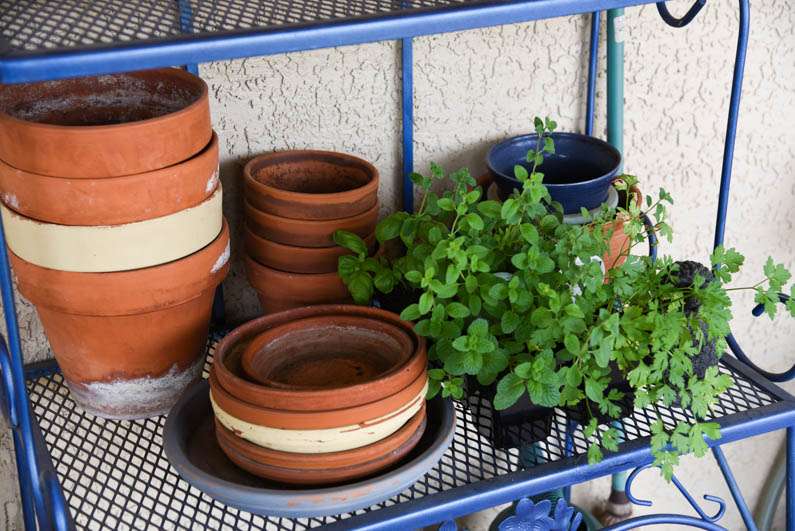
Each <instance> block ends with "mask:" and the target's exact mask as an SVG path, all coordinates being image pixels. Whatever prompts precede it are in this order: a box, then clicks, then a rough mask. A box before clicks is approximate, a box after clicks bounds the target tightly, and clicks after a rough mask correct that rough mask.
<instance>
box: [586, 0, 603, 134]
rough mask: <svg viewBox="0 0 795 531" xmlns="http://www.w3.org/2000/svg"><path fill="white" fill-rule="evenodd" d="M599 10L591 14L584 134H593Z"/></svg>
mask: <svg viewBox="0 0 795 531" xmlns="http://www.w3.org/2000/svg"><path fill="white" fill-rule="evenodd" d="M600 18H601V17H600V13H599V11H596V12H594V13H592V14H591V40H590V55H589V56H588V94H587V99H586V101H587V104H586V109H585V134H586V135H588V136H593V122H594V112H595V107H596V77H597V75H596V67H597V65H598V63H599V19H600Z"/></svg>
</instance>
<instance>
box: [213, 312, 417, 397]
mask: <svg viewBox="0 0 795 531" xmlns="http://www.w3.org/2000/svg"><path fill="white" fill-rule="evenodd" d="M331 315H333V316H336V317H340V318H347V317H363V318H367V319H368V320H371V321H380V322H381V323H383V324H385V325H388V326H390V327H393V328H395V329H398V330H401V331H403V332H404V333H406V334H407V335H408V336H409V337H410V338H411V341H412V353H411V356H410V357H409V358H408V360H406V362H405V363H403V364H401V365H399V366H398V367H397V368H396V370H393V371H389V372H387V373H385V374H383V375H381V376H380V377H378V378H377V379H375V380H373V381H372V382H366V383H361V384H353V385H349V386H341V387H338V388H337V389H316V390H306V389H305V390H302V391H301V394H302V395H303V396H304V397H311V398H312V400H307V401H297V400H295V392H294V391H293V390H290V389H284V388H276V387H273V388H271V387H265V386H263V385H260V384H258V383H256V382H254V381H252V380H250V379H249V378H248V377H246V376H245V374H244V371H243V368H242V365H241V357H242V354H243V352H244V351H245V350H246V349H247V348H248V347H249V346H250V345H251V343H252V341H253V340H254V339H255V338H257V337H259V336H261V335H262V334H263V333H267V332H268V331H270V330H273V329H274V328H276V327H279V326H281V325H284V324H287V323H292V322H296V321H300V320H302V319H309V318H313V317H322V316H331ZM426 364H427V355H426V348H425V340H424V338H422V337H420V336H418V335H417V334H416V333H415V332H414V329H413V327H412V325H411V323H409V322H407V321H403V320H401V319H400V317H398V316H397V315H396V314H394V313H391V312H387V311H384V310H380V309H378V308H372V307H366V306H354V305H325V306H307V307H303V308H297V309H294V310H289V311H286V312H280V313H276V314H272V315H268V316H265V317H260V318H258V319H255V320H253V321H249V322H248V323H246V324H244V325H242V326H239V327H238V328H235V329H234V330H233V331H232V332H230V333H229V334H227V335H226V336H225V337H224V338H223V339H222V340H221V341H220V342H219V343H218V345H217V347H216V350H215V353H214V362H213V367H212V373H213V374H214V375H215V377H216V378H217V379H218V382H219V383H220V384H221V385H222V386H223V388H224V389H226V390H227V391H228V392H229V393H232V394H233V395H234V396H236V397H237V398H239V399H241V400H243V401H245V402H248V403H251V404H261V405H270V406H271V407H274V408H280V409H294V410H295V409H296V406H297V407H301V406H303V405H306V404H309V405H312V402H313V401H314V402H315V403H328V404H334V405H335V406H336V407H338V408H346V407H354V406H358V405H362V404H367V403H370V402H373V401H375V400H378V399H379V398H380V397H383V396H385V395H390V394H393V393H395V392H397V391H399V390H400V389H402V388H404V387H406V386H407V385H409V384H410V383H411V382H412V381H414V380H415V379H416V378H417V376H418V375H420V374H422V373H423V372H424V371H425V367H426ZM373 384H376V385H373Z"/></svg>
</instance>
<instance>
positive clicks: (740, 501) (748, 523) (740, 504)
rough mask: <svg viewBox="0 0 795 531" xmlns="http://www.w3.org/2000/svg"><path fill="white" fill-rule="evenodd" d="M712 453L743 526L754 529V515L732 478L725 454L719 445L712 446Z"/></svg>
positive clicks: (752, 530)
mask: <svg viewBox="0 0 795 531" xmlns="http://www.w3.org/2000/svg"><path fill="white" fill-rule="evenodd" d="M712 455H714V456H715V461H716V462H717V463H718V467H719V468H720V471H721V474H723V479H724V480H725V481H726V485H727V486H728V487H729V492H731V494H732V498H734V504H735V505H736V506H737V510H738V511H740V516H741V517H742V519H743V522H744V523H745V528H746V529H748V530H749V531H756V523H755V522H754V517H753V515H752V514H751V510H750V509H749V508H748V504H747V503H745V498H743V494H742V492H740V487H739V485H737V480H736V479H734V474H732V471H731V468H729V463H728V462H727V461H726V456H725V455H724V454H723V450H721V448H720V446H713V447H712Z"/></svg>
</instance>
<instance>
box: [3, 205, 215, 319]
mask: <svg viewBox="0 0 795 531" xmlns="http://www.w3.org/2000/svg"><path fill="white" fill-rule="evenodd" d="M8 255H9V258H10V259H11V265H12V269H13V271H14V273H15V275H16V277H17V280H18V285H19V291H20V292H21V293H22V294H23V295H24V296H25V298H27V299H28V300H30V301H31V302H32V303H33V304H35V305H36V306H45V307H47V308H51V309H53V310H56V311H59V312H62V313H69V314H77V315H104V316H112V315H131V314H139V313H146V312H150V311H156V310H157V309H158V308H163V307H166V306H174V305H177V304H180V303H183V302H187V301H189V300H192V299H193V298H196V297H197V296H199V295H200V294H201V293H202V292H203V291H204V290H206V289H208V288H210V287H213V288H214V287H215V286H217V285H218V284H220V283H221V281H222V280H223V279H224V277H225V276H226V273H227V271H228V270H229V255H230V248H229V226H228V225H227V223H226V220H224V222H223V228H222V230H221V233H220V234H219V235H218V236H217V237H216V238H215V240H213V241H212V242H211V243H210V244H209V245H207V246H205V247H204V248H203V249H200V250H199V251H197V252H195V253H193V254H191V255H189V256H186V257H184V258H182V259H180V260H175V261H173V262H169V263H167V264H162V265H158V266H153V267H147V268H144V269H137V270H133V271H119V272H114V273H75V272H71V271H59V270H56V269H49V268H45V267H40V266H37V265H35V264H31V263H30V262H27V261H25V260H23V259H22V258H20V257H18V256H17V255H15V254H14V253H13V252H11V251H9V253H8Z"/></svg>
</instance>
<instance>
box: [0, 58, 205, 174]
mask: <svg viewBox="0 0 795 531" xmlns="http://www.w3.org/2000/svg"><path fill="white" fill-rule="evenodd" d="M147 76H161V77H163V76H165V77H171V78H172V79H173V80H175V81H173V82H174V83H180V84H182V85H181V88H182V89H183V90H185V91H192V92H193V93H192V94H190V95H188V98H189V99H190V100H191V101H190V103H188V104H187V105H185V106H183V107H181V108H179V109H177V110H175V111H171V112H165V113H163V114H158V115H156V116H153V117H150V118H145V119H142V120H133V121H129V122H119V123H110V124H102V125H63V124H53V123H46V122H37V121H33V120H26V119H23V118H19V117H17V116H14V115H13V114H10V113H9V112H7V111H6V109H7V106H8V105H10V103H9V104H4V103H3V99H4V98H9V97H13V96H14V95H15V93H16V92H20V93H19V94H18V95H16V100H15V101H20V100H22V101H26V102H30V101H37V100H36V99H35V98H33V96H32V94H35V93H36V90H37V89H38V90H42V89H45V88H46V87H48V86H50V87H52V86H57V85H64V86H79V84H80V83H86V82H90V81H91V80H92V79H96V78H116V79H123V78H127V79H130V78H132V79H141V78H146V77H147ZM128 83H133V82H132V81H128ZM160 83H163V81H162V80H161V81H160ZM4 93H5V94H4ZM9 93H11V95H9ZM65 97H66V95H61V96H53V99H61V100H62V99H64V98H65ZM18 112H19V111H18V110H17V113H18ZM31 112H33V111H31ZM188 124H189V125H188ZM3 130H5V131H6V132H7V135H3V134H2V133H0V140H3V141H2V142H0V158H2V159H3V160H5V161H6V162H7V163H8V164H9V165H11V166H13V167H15V168H19V169H24V170H27V171H30V172H34V173H39V174H42V175H51V176H60V177H70V178H75V179H80V178H85V179H87V178H98V177H118V176H124V175H133V174H137V173H143V172H146V171H152V170H156V169H159V168H164V167H167V166H170V165H172V164H176V163H178V162H180V161H183V160H185V159H187V158H190V157H191V156H193V155H194V154H195V153H197V152H198V151H200V150H201V149H202V148H203V147H204V146H205V145H207V143H208V142H209V141H210V137H211V134H212V129H211V125H210V105H209V91H208V87H207V83H205V82H204V80H202V79H201V78H200V77H198V76H194V75H193V74H191V73H189V72H186V71H185V70H183V69H181V68H157V69H149V70H139V71H135V72H126V73H116V74H105V75H101V76H90V77H84V78H70V79H64V80H58V81H42V82H35V83H23V84H12V85H5V86H0V131H3ZM175 132H176V134H174V133H175ZM132 134H135V135H137V136H138V138H137V139H136V143H135V144H137V145H134V146H133V147H132V148H131V149H125V146H126V145H128V144H132V143H131V142H130V138H129V137H130V135H132ZM92 136H95V137H98V138H99V140H100V142H101V144H102V145H105V146H107V147H108V150H109V151H113V152H114V153H113V156H112V157H108V158H107V159H102V160H104V161H105V163H107V165H106V164H105V163H103V164H85V165H82V164H80V165H78V167H77V168H74V167H72V166H71V165H70V164H68V163H66V160H67V157H68V155H67V154H68V153H71V152H74V153H75V154H74V156H73V158H74V159H75V160H76V161H80V160H83V159H84V158H85V156H86V154H87V151H86V149H85V146H86V145H87V144H88V143H87V140H88V138H89V137H92ZM31 139H35V140H34V142H35V145H36V149H34V150H31V149H30V146H27V145H25V144H26V142H27V141H30V140H31ZM164 141H166V142H164ZM4 145H5V147H3V146H4ZM163 146H166V147H167V148H168V149H167V151H165V152H164V151H163V149H162V148H163ZM45 151H46V152H45ZM120 151H124V152H126V155H127V156H119V152H120ZM149 154H155V155H157V154H167V155H166V156H164V157H159V158H158V160H159V162H158V164H157V165H156V166H147V164H146V163H147V159H151V157H150V156H149ZM152 156H154V155H152ZM130 161H132V162H130ZM128 162H129V163H128ZM107 166H109V167H107Z"/></svg>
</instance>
